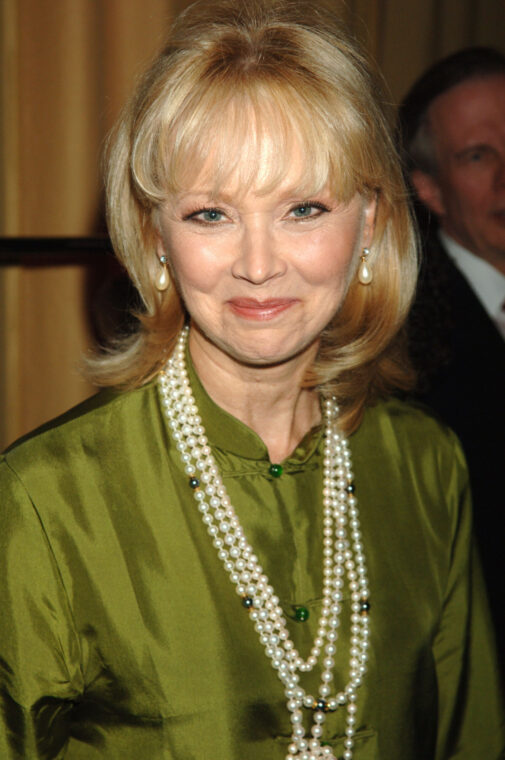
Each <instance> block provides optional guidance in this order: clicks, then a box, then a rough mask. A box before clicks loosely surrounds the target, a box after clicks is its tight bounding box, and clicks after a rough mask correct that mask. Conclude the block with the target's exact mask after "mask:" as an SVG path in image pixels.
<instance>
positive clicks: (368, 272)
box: [358, 248, 373, 285]
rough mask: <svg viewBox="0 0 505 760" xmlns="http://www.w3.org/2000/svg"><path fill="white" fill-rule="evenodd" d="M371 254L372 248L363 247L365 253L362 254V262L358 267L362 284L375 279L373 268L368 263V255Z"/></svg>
mask: <svg viewBox="0 0 505 760" xmlns="http://www.w3.org/2000/svg"><path fill="white" fill-rule="evenodd" d="M369 256H370V249H369V248H363V254H362V256H361V264H360V265H359V268H358V280H359V281H360V282H361V284H362V285H370V283H371V282H372V280H373V274H372V268H371V266H369V264H368V257H369Z"/></svg>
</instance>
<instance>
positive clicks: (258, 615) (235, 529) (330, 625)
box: [159, 327, 370, 760]
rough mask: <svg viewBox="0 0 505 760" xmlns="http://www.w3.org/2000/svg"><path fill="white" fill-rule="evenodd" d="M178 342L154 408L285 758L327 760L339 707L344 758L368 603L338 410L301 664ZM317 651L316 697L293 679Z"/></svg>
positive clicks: (331, 423) (346, 758)
mask: <svg viewBox="0 0 505 760" xmlns="http://www.w3.org/2000/svg"><path fill="white" fill-rule="evenodd" d="M187 335H188V328H187V327H186V328H184V330H183V331H182V332H181V335H180V336H179V339H178V342H177V345H176V348H175V350H174V352H173V354H172V357H171V358H170V359H169V361H168V363H167V365H166V367H165V369H164V371H162V372H161V373H160V377H159V385H160V393H161V401H162V405H163V408H164V411H165V414H166V417H167V421H168V426H169V428H170V432H171V435H172V438H173V440H174V442H175V444H176V447H177V449H178V451H179V452H180V455H181V459H182V462H183V465H184V469H185V472H186V475H187V476H188V478H189V485H190V487H191V488H192V489H193V494H194V497H195V500H196V502H197V505H198V510H199V511H200V513H201V515H202V520H203V522H204V523H205V525H206V527H207V532H208V533H209V535H210V537H211V539H212V542H213V545H214V546H215V548H216V550H217V553H218V557H219V559H220V560H221V561H222V563H223V565H224V568H225V570H226V572H227V573H228V575H229V577H230V580H231V581H232V583H233V584H234V585H235V589H236V592H237V594H238V595H239V596H240V597H241V599H242V604H243V606H244V607H245V608H246V609H248V610H249V616H250V618H251V620H252V621H253V624H254V628H255V630H256V632H257V633H258V635H259V639H260V642H261V644H262V645H263V646H264V648H265V654H266V655H267V657H268V658H269V659H270V660H271V664H272V667H273V668H274V669H275V670H276V671H277V675H278V677H279V679H280V680H281V682H282V683H283V685H284V691H285V695H286V699H287V708H288V710H289V712H290V713H291V723H292V726H293V729H292V738H291V743H290V745H289V748H288V755H287V758H286V760H292V759H293V758H298V759H299V760H320V759H321V758H327V760H335V756H334V754H333V752H332V750H331V748H330V747H329V746H324V745H323V744H322V743H321V738H322V734H323V724H324V721H325V717H326V713H327V712H333V711H335V710H337V709H338V708H340V707H344V706H345V707H346V725H345V738H344V752H343V755H342V758H343V760H352V756H353V746H354V734H355V723H356V710H357V707H356V691H357V689H358V688H359V686H360V685H361V683H362V679H363V676H364V674H365V672H366V661H367V655H368V643H369V619H368V611H369V609H370V605H369V602H368V597H369V590H368V581H367V573H366V566H365V556H364V551H363V544H362V540H361V533H360V526H359V515H358V509H357V502H356V499H355V497H354V496H353V491H354V488H353V486H352V479H353V478H352V469H351V455H350V450H349V446H348V443H347V441H346V440H345V438H344V437H343V436H342V435H341V434H340V432H339V431H338V428H337V424H336V419H337V414H338V408H337V405H336V403H335V401H334V400H333V399H325V400H324V401H323V415H324V418H325V431H324V456H323V594H322V609H321V616H320V619H319V624H318V628H317V634H316V637H315V639H314V643H313V646H312V648H311V650H310V653H309V655H308V657H307V659H305V660H304V659H303V658H302V657H301V656H300V654H299V652H298V651H297V649H296V647H295V646H294V644H293V642H292V641H291V638H290V636H289V632H288V630H287V623H286V619H285V617H284V613H283V611H282V608H281V607H280V603H279V599H278V597H277V596H276V595H275V593H274V589H273V588H272V586H271V584H270V581H269V579H268V577H267V576H266V575H265V573H264V572H263V569H262V567H261V565H260V563H259V561H258V558H257V557H256V555H255V554H254V553H253V550H252V548H251V546H250V545H249V543H248V542H247V539H246V537H245V535H244V532H243V530H242V527H241V525H240V523H239V520H238V518H237V516H236V514H235V511H234V509H233V507H232V505H231V502H230V499H229V497H228V494H227V492H226V489H225V487H224V484H223V482H222V480H221V477H220V474H219V471H218V468H217V466H216V463H215V460H214V458H213V456H212V452H211V449H210V446H209V443H208V440H207V437H206V435H205V430H204V428H203V425H202V420H201V417H200V415H199V412H198V408H197V406H196V403H195V400H194V398H193V394H192V391H191V387H190V384H189V379H188V374H187V370H186V366H185V344H186V339H187ZM348 534H350V540H349V537H348ZM344 577H346V578H347V583H348V586H349V589H350V592H351V636H350V658H349V680H348V682H347V685H346V686H345V687H344V689H343V690H342V691H340V692H339V693H338V694H336V695H334V696H330V694H331V691H332V688H331V685H332V683H333V670H334V665H335V660H334V657H335V654H336V651H337V648H336V642H337V638H338V627H339V624H340V618H339V615H340V612H341V602H342V589H343V586H344ZM322 651H323V652H324V656H323V662H322V671H321V685H320V687H319V696H318V697H317V698H315V697H314V696H312V695H311V694H307V693H306V692H305V690H304V689H303V688H302V687H301V685H300V675H299V674H301V673H305V672H310V671H311V670H312V669H313V668H314V666H315V665H316V664H317V662H318V659H319V656H320V654H321V652H322ZM303 707H305V708H309V709H312V710H313V725H312V727H311V738H308V737H306V734H305V729H304V727H303V711H302V708H303Z"/></svg>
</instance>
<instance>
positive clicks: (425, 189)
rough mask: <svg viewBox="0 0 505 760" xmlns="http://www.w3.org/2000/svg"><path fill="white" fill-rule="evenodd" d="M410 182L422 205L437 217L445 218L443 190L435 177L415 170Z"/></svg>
mask: <svg viewBox="0 0 505 760" xmlns="http://www.w3.org/2000/svg"><path fill="white" fill-rule="evenodd" d="M410 181H411V182H412V184H413V185H414V188H415V191H416V193H417V196H418V198H419V200H420V201H421V203H424V205H425V206H427V208H428V209H429V210H430V211H432V212H433V213H434V214H436V216H444V215H445V205H444V200H443V197H442V190H441V188H440V185H439V184H438V182H437V180H436V179H435V177H432V175H431V174H427V173H426V172H423V171H421V170H420V169H415V170H414V171H413V172H412V174H411V175H410Z"/></svg>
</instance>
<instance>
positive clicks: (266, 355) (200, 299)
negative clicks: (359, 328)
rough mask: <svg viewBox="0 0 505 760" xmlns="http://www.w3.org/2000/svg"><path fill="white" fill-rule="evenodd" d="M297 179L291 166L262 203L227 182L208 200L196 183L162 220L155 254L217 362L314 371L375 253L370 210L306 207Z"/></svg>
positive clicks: (322, 204)
mask: <svg viewBox="0 0 505 760" xmlns="http://www.w3.org/2000/svg"><path fill="white" fill-rule="evenodd" d="M260 176H261V172H260ZM299 176H300V159H298V160H296V159H294V160H293V162H292V163H291V168H290V170H289V171H288V173H287V176H286V177H285V179H284V181H283V182H282V184H280V185H279V186H278V187H276V188H275V189H274V190H273V191H271V192H268V193H267V194H264V193H262V194H258V193H257V192H256V191H255V188H254V187H253V188H250V189H248V190H247V191H246V192H238V189H237V187H236V186H234V183H233V182H231V183H230V185H229V186H228V187H225V188H223V189H222V191H220V192H219V194H218V195H217V196H213V195H211V193H210V191H209V186H208V183H206V181H205V179H202V180H197V181H196V182H195V183H194V184H193V185H192V186H191V187H189V188H188V189H187V190H186V191H184V192H182V193H180V194H179V195H177V196H176V197H174V198H172V199H171V200H170V201H169V202H167V203H166V204H165V206H164V207H163V209H162V211H161V214H160V253H165V254H166V255H167V256H168V258H169V261H170V264H171V268H172V272H173V276H174V277H175V280H176V282H177V285H178V288H179V292H180V294H181V296H182V299H183V300H184V303H185V305H186V308H187V310H188V312H189V314H190V316H191V320H192V324H193V325H194V326H196V327H197V329H198V331H199V332H200V333H201V334H203V335H204V336H205V338H206V343H207V345H206V350H207V351H208V350H209V348H210V350H211V351H217V352H219V353H220V354H221V358H223V354H225V355H226V357H228V358H232V359H233V360H234V361H236V362H240V363H241V364H247V365H253V366H265V365H272V364H278V363H281V362H285V361H287V360H290V359H294V358H295V357H298V358H299V359H301V360H302V361H303V360H304V359H305V360H306V361H307V363H309V362H310V363H311V362H312V361H313V359H314V356H315V353H316V352H317V346H318V344H319V335H320V333H321V331H322V330H323V329H324V328H325V327H326V325H327V324H328V322H329V321H330V320H331V318H332V317H333V316H334V314H335V313H336V311H337V310H338V308H339V307H340V304H341V303H342V300H343V298H344V296H345V294H346V291H347V288H348V285H349V282H350V280H351V277H353V276H356V275H355V271H356V263H357V259H358V257H359V254H360V252H361V249H362V247H364V246H367V245H370V243H371V238H372V233H373V220H374V214H375V202H374V201H369V200H368V201H365V200H364V199H363V198H362V197H361V196H358V195H356V196H355V197H354V198H353V199H352V200H351V201H350V202H349V203H348V204H342V203H340V202H338V200H336V199H335V198H334V197H332V195H331V193H330V192H329V190H327V189H325V190H323V191H322V192H319V193H317V194H316V195H315V196H314V197H310V198H307V197H303V196H300V194H299V193H298V192H297V191H296V190H294V189H293V188H294V187H295V186H296V180H297V179H298V177H299ZM194 358H195V359H196V357H195V356H194Z"/></svg>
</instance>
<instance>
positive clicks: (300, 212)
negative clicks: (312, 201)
mask: <svg viewBox="0 0 505 760" xmlns="http://www.w3.org/2000/svg"><path fill="white" fill-rule="evenodd" d="M313 209H314V206H311V205H309V204H308V203H307V204H306V205H303V206H297V207H296V208H294V209H293V214H294V215H295V216H296V217H297V218H298V219H303V218H304V217H307V216H312V211H313Z"/></svg>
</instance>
